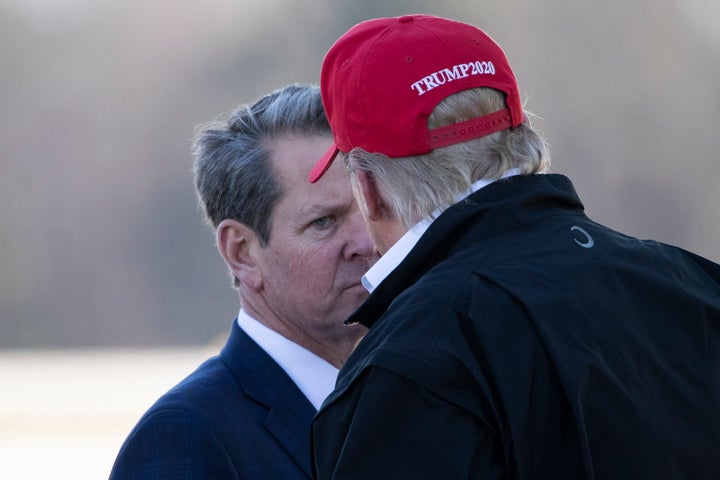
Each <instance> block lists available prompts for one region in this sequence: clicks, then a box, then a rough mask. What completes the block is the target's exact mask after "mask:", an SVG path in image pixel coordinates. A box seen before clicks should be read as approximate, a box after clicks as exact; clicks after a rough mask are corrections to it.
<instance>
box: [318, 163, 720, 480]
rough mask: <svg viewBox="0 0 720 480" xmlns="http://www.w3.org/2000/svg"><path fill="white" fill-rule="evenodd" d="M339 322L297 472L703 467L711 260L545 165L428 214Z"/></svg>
mask: <svg viewBox="0 0 720 480" xmlns="http://www.w3.org/2000/svg"><path fill="white" fill-rule="evenodd" d="M349 321H350V322H361V323H363V324H365V325H366V326H368V327H370V330H369V332H368V334H367V335H366V337H365V338H364V339H363V340H362V341H361V342H360V344H359V346H358V348H357V349H356V351H355V352H354V353H353V355H352V356H351V357H350V359H349V360H348V362H347V363H346V364H345V366H344V367H343V369H342V370H341V372H340V376H339V378H338V383H337V388H336V390H335V391H334V392H333V394H332V395H331V396H330V397H328V399H327V400H326V402H325V404H324V406H323V408H322V409H321V411H320V412H319V414H318V416H317V417H316V418H315V421H314V423H313V428H312V436H313V450H314V452H313V455H314V458H313V468H314V473H315V478H318V479H322V480H326V479H393V480H405V479H412V480H416V479H443V480H447V479H476V478H477V479H480V478H482V479H489V478H509V479H612V480H618V479H633V480H636V479H654V480H657V479H670V478H673V479H709V478H718V476H720V266H718V265H716V264H714V263H712V262H710V261H708V260H705V259H703V258H701V257H699V256H696V255H694V254H692V253H689V252H686V251H684V250H681V249H679V248H675V247H671V246H668V245H664V244H661V243H658V242H655V241H642V240H638V239H636V238H632V237H629V236H626V235H623V234H620V233H618V232H616V231H613V230H611V229H609V228H607V227H604V226H602V225H599V224H597V223H595V222H593V221H592V220H590V219H588V218H587V216H585V214H584V211H583V206H582V204H581V203H580V200H579V199H578V198H577V196H576V194H575V191H574V189H573V186H572V184H571V183H570V181H569V180H568V179H567V178H565V177H563V176H560V175H535V176H518V177H511V178H509V179H505V180H501V181H498V182H495V183H494V184H491V185H489V186H487V187H485V188H483V189H481V190H479V191H478V192H476V193H474V194H473V195H471V196H470V197H468V199H466V200H465V201H463V202H461V203H459V204H456V205H454V206H453V207H451V208H449V209H448V210H446V211H445V212H444V213H443V214H442V215H441V216H440V217H439V218H438V219H436V221H435V222H433V224H432V225H431V226H430V228H429V229H428V230H427V232H426V233H425V234H424V235H423V237H422V238H421V239H420V241H419V242H418V244H417V245H416V246H415V248H414V249H413V250H412V251H411V252H410V254H409V255H408V256H407V257H406V259H405V260H404V261H403V262H402V263H401V264H400V265H399V266H398V267H397V268H396V269H395V270H394V271H393V272H392V273H391V274H390V275H389V276H388V277H387V278H386V279H385V280H384V281H383V282H382V283H381V284H380V285H379V286H378V288H377V289H376V290H375V291H374V292H373V294H372V295H371V296H370V297H369V298H368V300H367V301H366V302H365V303H364V304H363V305H362V306H361V307H360V308H359V309H358V310H357V312H356V313H355V314H354V315H353V316H352V317H351V318H350V319H349Z"/></svg>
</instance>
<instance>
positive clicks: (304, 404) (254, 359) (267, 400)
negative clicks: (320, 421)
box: [220, 321, 316, 478]
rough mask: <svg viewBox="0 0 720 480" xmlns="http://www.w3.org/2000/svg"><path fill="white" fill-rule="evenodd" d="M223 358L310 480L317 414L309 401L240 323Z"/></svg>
mask: <svg viewBox="0 0 720 480" xmlns="http://www.w3.org/2000/svg"><path fill="white" fill-rule="evenodd" d="M220 356H221V358H222V359H223V361H224V362H225V363H226V364H227V365H228V366H229V367H230V369H231V370H232V371H233V374H234V375H235V377H236V378H237V380H238V383H239V384H240V385H241V388H242V389H243V391H244V392H245V393H246V394H247V395H248V396H250V397H252V398H253V399H255V400H256V401H258V402H260V403H261V404H263V405H265V406H266V407H267V409H268V411H267V415H266V416H265V418H264V419H261V421H262V423H263V425H264V427H265V428H266V429H267V431H268V432H269V433H270V434H271V435H272V436H273V437H274V438H275V439H276V440H277V441H278V443H280V444H281V445H282V446H283V448H285V450H286V451H287V452H288V454H289V456H290V457H291V458H292V459H293V460H294V461H295V463H297V464H298V465H299V466H300V468H301V469H302V470H303V471H304V472H305V474H306V475H307V477H308V478H311V475H312V473H311V470H310V424H311V422H312V419H313V417H314V416H315V413H316V412H315V408H314V407H313V406H312V404H311V403H310V401H309V400H308V399H307V398H306V397H305V395H303V393H302V392H301V391H300V389H299V388H298V387H297V386H296V385H295V383H294V382H293V381H292V380H291V379H290V377H288V375H287V374H286V373H285V371H284V370H283V369H282V368H281V367H280V366H279V365H278V364H277V363H275V361H274V360H273V359H272V358H271V357H270V356H269V355H268V354H267V353H266V352H265V351H264V350H263V349H261V348H260V347H259V346H258V345H257V344H256V343H255V342H254V341H253V340H252V339H251V338H250V337H249V336H248V335H247V334H246V333H245V332H244V331H243V330H242V329H241V328H240V327H239V326H238V324H237V321H235V322H233V325H232V329H231V332H230V337H229V338H228V341H227V344H226V345H225V347H224V348H223V350H222V352H221V354H220Z"/></svg>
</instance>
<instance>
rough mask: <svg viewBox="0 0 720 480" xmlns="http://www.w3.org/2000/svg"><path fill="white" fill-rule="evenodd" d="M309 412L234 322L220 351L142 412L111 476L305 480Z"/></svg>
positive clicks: (307, 475) (307, 404) (296, 392)
mask: <svg viewBox="0 0 720 480" xmlns="http://www.w3.org/2000/svg"><path fill="white" fill-rule="evenodd" d="M314 415H315V409H314V408H313V406H312V404H311V403H310V401H309V400H308V399H307V398H306V397H305V396H304V395H303V393H302V392H301V391H300V390H299V389H298V387H297V386H296V385H295V383H293V381H292V380H291V379H290V377H288V375H287V374H286V373H285V371H284V370H282V368H280V366H279V365H278V364H277V363H275V361H274V360H273V359H272V358H271V357H270V356H269V355H268V354H267V353H266V352H265V351H264V350H262V349H261V348H260V347H259V346H258V345H257V344H256V343H255V342H254V341H253V340H252V339H250V337H249V336H248V335H247V334H246V333H245V332H244V331H243V330H242V329H241V328H240V327H239V326H238V324H237V321H235V322H233V325H232V328H231V331H230V337H229V338H228V341H227V343H226V345H225V347H224V348H223V349H222V351H221V352H220V355H219V356H217V357H213V358H211V359H209V360H207V361H206V362H205V363H203V364H202V365H201V366H200V367H198V369H197V370H195V372H193V373H192V374H190V375H189V376H188V377H187V378H186V379H184V380H183V381H182V382H180V383H179V384H178V385H177V386H175V387H174V388H172V389H171V390H170V391H169V392H167V393H166V394H165V395H163V396H162V397H161V398H160V399H159V400H158V401H157V402H156V403H155V404H154V405H153V406H152V407H151V408H150V409H149V410H148V411H147V412H146V413H145V415H143V417H142V418H141V419H140V421H139V422H138V424H137V425H136V426H135V428H134V429H133V430H132V432H130V435H129V436H128V438H127V439H126V440H125V443H124V444H123V446H122V448H121V450H120V453H119V454H118V457H117V460H116V461H115V465H114V466H113V469H112V473H111V474H110V479H111V480H118V479H173V480H177V479H221V478H222V479H263V480H272V479H282V480H292V479H309V478H311V473H310V440H309V439H310V423H311V422H312V418H313V416H314Z"/></svg>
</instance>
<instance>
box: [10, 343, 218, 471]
mask: <svg viewBox="0 0 720 480" xmlns="http://www.w3.org/2000/svg"><path fill="white" fill-rule="evenodd" d="M212 354H214V352H213V351H212V350H211V349H209V348H198V347H196V348H182V349H163V350H99V349H98V350H68V351H61V350H57V351H6V352H0V479H2V480H16V479H22V480H25V479H32V480H35V479H73V480H85V479H87V480H90V479H93V480H98V479H103V478H108V475H109V474H110V469H111V467H112V464H113V461H114V460H115V456H116V454H117V452H118V450H119V448H120V445H121V444H122V442H123V440H124V439H125V437H126V436H127V434H128V433H129V432H130V429H131V428H132V427H133V425H134V424H135V422H137V420H138V419H139V417H140V415H142V413H143V412H144V411H145V410H146V409H147V408H148V407H149V406H150V405H151V404H152V403H153V402H154V401H155V399H157V397H158V396H159V395H161V394H162V393H164V392H165V391H166V390H167V389H168V388H170V387H171V386H173V385H174V384H175V383H177V382H178V381H179V380H181V379H182V378H183V377H185V376H186V375H187V374H188V373H190V372H191V371H192V370H193V369H194V368H195V367H196V366H197V365H199V364H200V363H201V362H202V360H204V359H205V358H207V357H209V356H210V355H212Z"/></svg>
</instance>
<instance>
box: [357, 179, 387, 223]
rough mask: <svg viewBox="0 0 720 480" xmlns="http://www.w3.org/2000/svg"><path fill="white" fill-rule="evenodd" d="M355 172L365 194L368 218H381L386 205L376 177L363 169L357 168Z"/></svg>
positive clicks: (374, 219)
mask: <svg viewBox="0 0 720 480" xmlns="http://www.w3.org/2000/svg"><path fill="white" fill-rule="evenodd" d="M354 174H355V177H356V180H357V182H358V185H359V186H360V192H361V193H362V196H363V200H364V203H365V208H366V213H367V217H368V219H369V220H373V221H377V220H380V219H381V218H382V216H383V212H384V210H385V205H384V202H383V199H382V197H381V196H380V193H379V192H378V188H377V183H375V177H373V176H372V175H370V174H369V173H367V172H363V171H362V170H356V171H355V172H354Z"/></svg>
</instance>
